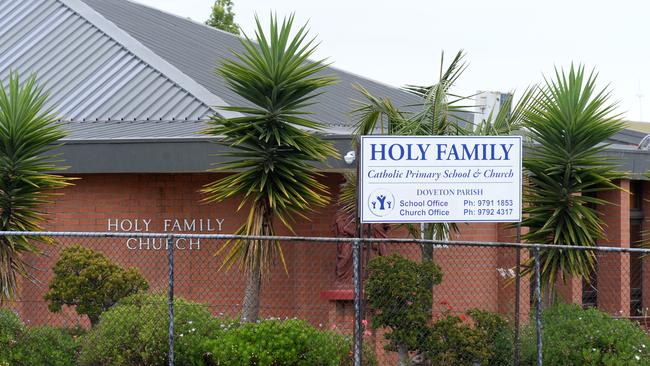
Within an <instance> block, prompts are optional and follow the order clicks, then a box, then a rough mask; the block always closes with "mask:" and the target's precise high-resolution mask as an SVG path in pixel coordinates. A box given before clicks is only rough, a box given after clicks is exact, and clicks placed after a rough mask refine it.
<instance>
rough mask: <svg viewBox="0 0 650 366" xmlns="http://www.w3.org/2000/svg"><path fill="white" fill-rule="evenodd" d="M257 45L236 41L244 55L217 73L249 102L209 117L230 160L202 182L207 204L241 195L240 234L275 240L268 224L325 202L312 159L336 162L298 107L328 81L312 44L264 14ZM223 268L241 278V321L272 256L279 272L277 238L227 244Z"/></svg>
mask: <svg viewBox="0 0 650 366" xmlns="http://www.w3.org/2000/svg"><path fill="white" fill-rule="evenodd" d="M255 20H256V23H257V30H256V34H255V35H256V41H253V40H251V39H250V38H248V37H247V36H245V38H244V39H242V45H243V46H244V49H245V52H243V53H235V54H234V56H235V57H234V60H228V61H225V63H224V64H223V65H222V66H221V67H220V69H219V74H220V75H221V76H223V78H224V79H225V81H226V83H227V85H228V87H229V88H230V89H231V90H233V91H234V92H235V93H237V94H239V95H240V96H241V97H243V98H244V99H246V100H247V101H248V102H250V106H235V107H225V108H224V109H227V110H230V111H234V112H238V113H240V114H241V116H239V117H234V118H224V117H221V116H219V115H215V116H214V117H213V118H212V120H211V122H210V127H209V129H208V130H207V131H206V133H207V134H210V135H213V136H216V137H219V138H220V141H219V143H221V144H224V145H227V146H229V147H231V148H232V152H229V153H226V154H225V155H226V156H228V157H230V158H232V160H231V161H229V162H226V163H223V164H222V165H221V166H219V167H218V168H217V169H215V171H228V172H232V171H235V173H234V174H231V175H228V176H226V177H224V178H220V179H217V180H216V181H214V182H212V183H210V184H208V185H206V186H205V187H204V188H203V189H202V191H203V193H205V194H206V198H205V201H206V202H220V201H223V200H225V199H228V198H232V197H238V198H241V203H240V205H239V207H238V210H240V209H242V208H244V207H248V209H249V211H248V216H247V219H246V222H245V223H244V224H243V225H242V226H241V227H240V228H239V229H238V230H237V232H236V234H242V235H265V236H266V235H269V236H270V235H274V234H275V227H274V220H276V219H277V220H279V222H280V223H282V224H283V225H284V226H285V227H287V228H289V229H291V219H292V218H294V217H301V218H305V219H306V218H307V217H306V214H307V212H308V211H309V210H311V209H312V207H314V206H324V205H326V204H327V203H328V201H329V198H328V193H327V187H326V186H325V185H324V184H322V183H320V182H319V181H318V176H319V174H318V173H316V172H315V167H314V165H313V163H314V162H324V161H325V160H326V159H327V158H329V157H336V156H337V151H336V150H335V148H334V147H333V145H332V144H331V143H329V142H326V141H324V140H323V139H322V138H321V137H320V136H318V133H319V132H321V131H322V130H323V126H322V124H320V123H318V122H315V121H312V120H309V119H307V115H308V113H307V112H305V111H304V108H305V107H306V106H308V105H310V104H311V103H314V102H313V98H314V97H316V96H317V95H318V94H319V93H322V92H321V91H320V90H321V88H323V87H325V86H328V85H331V84H333V83H334V82H335V79H334V78H332V77H329V76H324V75H322V73H321V72H322V71H323V69H324V68H325V67H326V66H327V65H326V64H325V63H324V62H323V61H322V60H320V61H315V62H314V61H308V58H309V57H310V56H311V55H313V53H314V51H315V49H316V46H315V44H314V40H313V39H311V40H306V37H307V30H306V28H305V26H303V27H301V28H300V29H299V30H298V31H297V32H295V34H293V35H292V32H291V27H292V25H293V16H290V17H289V18H287V19H285V20H284V21H283V22H282V24H281V25H280V24H279V23H278V21H277V19H276V17H274V16H272V17H271V24H270V32H269V34H268V38H267V35H266V34H265V33H264V31H263V29H262V25H261V24H260V21H259V19H258V18H257V17H256V19H255ZM224 250H226V251H227V252H226V257H225V260H224V262H223V264H222V267H224V266H225V267H226V268H230V267H231V266H232V265H233V264H235V263H237V262H239V263H240V265H241V267H242V268H243V270H244V272H245V273H246V290H245V294H244V301H243V310H242V318H241V320H242V322H254V321H256V320H257V318H258V314H259V303H260V288H261V283H262V278H263V275H264V274H266V273H268V272H269V270H270V266H271V265H272V263H273V262H274V260H276V259H277V258H279V259H280V261H281V262H282V264H283V266H284V268H285V271H286V270H287V268H286V263H285V260H284V256H283V254H282V247H281V245H280V243H279V242H277V241H263V240H233V241H229V242H227V243H226V245H225V246H224V247H222V248H221V249H220V252H221V251H224Z"/></svg>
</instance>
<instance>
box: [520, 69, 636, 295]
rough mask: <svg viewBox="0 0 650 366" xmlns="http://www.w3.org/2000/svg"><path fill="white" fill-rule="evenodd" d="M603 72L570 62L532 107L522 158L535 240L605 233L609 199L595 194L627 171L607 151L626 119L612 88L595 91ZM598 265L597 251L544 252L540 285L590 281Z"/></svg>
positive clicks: (581, 241) (591, 240) (581, 240)
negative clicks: (603, 207)
mask: <svg viewBox="0 0 650 366" xmlns="http://www.w3.org/2000/svg"><path fill="white" fill-rule="evenodd" d="M596 76H597V75H596V74H595V73H594V72H591V73H590V74H588V75H587V74H585V70H584V66H578V67H574V66H573V65H571V68H570V70H569V72H568V74H567V73H565V72H564V71H563V70H562V71H558V70H556V71H555V78H554V79H552V80H548V79H547V80H546V81H545V85H544V86H543V87H542V88H540V90H539V93H538V94H537V95H536V97H535V98H534V99H535V100H534V102H533V103H532V104H531V108H530V109H529V110H528V111H527V112H526V113H525V117H524V126H525V127H526V128H527V130H528V134H529V137H530V138H531V140H532V142H533V143H532V145H530V150H529V151H530V154H529V156H528V157H527V158H526V159H524V162H523V165H524V169H525V170H526V171H527V173H528V182H529V184H528V185H527V189H526V193H525V196H524V197H525V200H526V205H525V206H524V212H525V213H526V216H525V218H524V220H523V222H522V225H523V226H526V227H528V228H529V230H530V231H529V232H528V233H527V234H526V235H524V239H526V240H528V241H530V242H535V243H549V244H564V245H581V246H595V245H596V240H597V239H599V238H602V237H603V235H604V233H603V221H602V219H601V218H600V217H599V216H598V213H597V211H596V209H595V208H594V207H593V206H595V205H600V204H605V203H606V202H605V201H603V200H602V199H599V198H597V197H595V194H594V193H596V192H598V191H602V190H606V189H617V186H616V185H615V184H613V183H612V180H613V179H616V178H620V177H621V174H619V173H616V172H615V171H614V169H613V165H614V163H613V162H612V160H610V159H609V158H607V157H605V156H603V155H602V154H601V153H602V152H603V151H604V150H605V149H606V148H607V146H608V144H606V143H605V141H606V140H607V139H608V138H610V137H611V136H612V135H614V134H615V133H617V132H619V131H620V130H621V129H622V128H623V123H622V121H621V119H620V116H621V115H620V114H619V113H617V112H616V104H615V103H612V102H610V92H609V91H608V90H607V89H606V88H605V89H600V90H597V89H596V85H595V84H596ZM532 264H533V263H532V262H531V261H529V262H528V263H527V265H528V268H527V269H526V270H525V272H528V273H530V272H531V271H532V268H531V267H532ZM595 264H596V258H595V254H594V253H593V252H591V251H575V250H574V251H570V250H552V251H551V250H549V251H542V253H541V269H542V270H541V281H542V282H541V284H542V286H543V287H544V288H545V289H551V293H552V292H554V284H555V283H556V280H557V279H558V278H561V279H563V280H565V279H566V276H579V277H582V278H584V279H586V280H589V278H590V277H589V274H590V273H591V272H592V271H593V270H594V269H595ZM525 272H524V273H525ZM551 297H552V295H551Z"/></svg>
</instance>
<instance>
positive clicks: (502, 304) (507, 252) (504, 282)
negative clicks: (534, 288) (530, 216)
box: [497, 224, 530, 324]
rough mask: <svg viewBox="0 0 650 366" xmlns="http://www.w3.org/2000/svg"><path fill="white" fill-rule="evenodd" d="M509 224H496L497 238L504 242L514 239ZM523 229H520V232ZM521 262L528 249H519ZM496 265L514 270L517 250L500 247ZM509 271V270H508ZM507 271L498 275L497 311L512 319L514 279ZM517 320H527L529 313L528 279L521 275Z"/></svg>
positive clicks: (513, 312) (522, 322)
mask: <svg viewBox="0 0 650 366" xmlns="http://www.w3.org/2000/svg"><path fill="white" fill-rule="evenodd" d="M509 226H510V224H499V225H498V237H497V240H498V241H500V242H504V243H514V242H515V241H516V229H515V228H511V227H509ZM523 232H524V229H522V233H523ZM520 258H521V263H522V264H523V263H524V262H526V260H527V259H528V250H521V257H520ZM497 263H498V267H499V268H500V269H503V270H509V269H512V270H513V271H514V270H515V264H516V263H517V251H516V249H512V248H501V249H499V250H498V253H497ZM508 272H509V271H508ZM508 272H504V273H506V276H505V277H502V276H501V275H499V298H498V301H499V304H498V305H499V308H498V309H499V313H501V314H504V315H506V316H508V317H509V318H511V319H514V315H515V304H516V301H517V299H515V281H514V280H510V276H509V273H508ZM519 293H520V295H519V299H518V301H519V321H520V323H521V324H526V323H527V322H528V317H529V313H530V281H529V278H528V277H525V276H522V278H521V281H520V290H519Z"/></svg>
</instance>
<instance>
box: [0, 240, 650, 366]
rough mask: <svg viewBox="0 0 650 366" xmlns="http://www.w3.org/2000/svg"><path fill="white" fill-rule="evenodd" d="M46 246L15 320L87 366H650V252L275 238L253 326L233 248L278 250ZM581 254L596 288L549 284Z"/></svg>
mask: <svg viewBox="0 0 650 366" xmlns="http://www.w3.org/2000/svg"><path fill="white" fill-rule="evenodd" d="M0 235H3V236H6V237H10V236H15V235H37V233H0ZM38 235H47V236H51V237H53V238H55V241H56V245H54V246H47V247H43V248H42V250H43V255H28V256H27V258H26V259H27V261H28V263H29V264H30V266H31V267H30V268H31V274H32V276H33V280H32V281H27V280H24V281H22V283H21V288H20V291H19V297H18V299H16V301H14V302H13V303H8V304H4V305H3V307H5V308H8V309H10V310H11V312H13V313H15V314H17V315H18V317H19V318H20V320H21V321H22V322H23V323H24V324H26V325H27V328H38V327H41V326H52V327H57V328H62V329H66V332H67V333H68V334H72V337H73V338H74V340H75V342H76V343H75V344H76V346H75V348H74V352H75V356H74V357H75V364H81V365H84V364H87V365H112V364H115V365H118V364H119V365H173V364H175V365H201V364H204V365H224V364H233V365H237V364H251V365H253V364H255V365H258V364H259V365H274V364H324V365H325V364H326V365H330V364H336V365H537V364H542V363H543V364H547V365H561V364H626V365H637V364H638V365H648V364H650V353H649V352H650V342H649V338H648V336H647V334H644V333H643V332H644V331H647V330H648V329H650V328H649V327H648V325H649V323H650V317H649V316H648V315H649V314H648V307H650V267H648V266H650V257H647V258H646V257H644V256H645V255H647V254H650V250H648V249H638V248H632V249H630V248H610V247H598V248H574V247H563V246H545V245H518V244H512V243H485V242H480V243H479V242H438V241H426V240H406V239H349V238H310V237H276V238H273V239H275V240H278V241H279V243H280V244H281V247H282V252H283V259H281V258H275V260H274V263H272V264H271V266H270V267H269V268H270V269H269V271H268V272H263V273H262V282H261V286H260V290H259V316H258V321H257V322H256V323H253V324H248V325H242V319H241V314H242V309H243V308H244V306H245V305H244V304H245V301H244V297H245V293H247V292H249V291H250V288H249V289H247V285H248V284H249V279H250V277H251V276H249V274H248V273H247V272H244V271H242V270H241V268H239V266H238V264H234V265H233V266H232V267H228V266H227V265H224V263H225V262H224V260H225V259H226V256H227V255H228V249H225V250H224V249H223V248H229V247H228V245H227V244H228V243H231V242H230V241H231V240H234V239H242V240H268V239H270V238H267V237H247V238H244V237H236V236H232V235H200V234H196V235H183V234H173V235H170V234H164V233H163V234H152V233H51V232H50V233H38ZM430 248H433V250H432V251H431V250H425V249H430ZM88 249H90V250H91V251H88ZM431 252H433V254H432V255H431V254H429V253H431ZM567 253H588V254H589V255H593V258H594V271H593V272H592V273H591V276H590V278H588V279H582V278H579V277H577V276H573V277H571V276H569V277H566V278H564V279H557V280H556V281H555V283H553V284H544V283H543V280H542V281H540V280H537V274H538V273H540V272H539V269H541V271H542V273H544V271H545V270H548V268H545V267H544V266H545V262H544V258H545V256H548V255H551V254H553V255H560V254H563V255H566V254H567ZM536 258H541V260H538V261H536V260H535V259H536ZM538 264H539V265H540V266H537V265H538ZM536 268H538V270H536ZM538 284H541V285H540V286H538ZM566 304H575V305H574V306H569V305H566ZM249 305H250V304H248V303H247V305H246V306H249ZM583 309H588V310H583ZM589 309H598V311H595V310H589ZM0 332H1V331H0ZM639 334H641V336H639ZM301 347H302V348H301ZM0 353H1V351H0ZM274 357H275V359H274ZM278 357H287V359H290V358H291V357H297V358H295V359H293V360H294V361H295V362H294V363H291V362H290V361H286V360H280V361H278V360H279V359H278ZM570 357H578V358H580V359H581V360H582V363H581V361H576V360H574V359H570ZM274 360H275V361H274ZM300 362H302V363H300ZM590 362H592V363H590ZM607 362H610V363H607ZM611 362H614V363H611ZM616 362H618V363H616ZM0 364H2V359H1V358H0Z"/></svg>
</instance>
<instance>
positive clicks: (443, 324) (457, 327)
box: [422, 315, 491, 366]
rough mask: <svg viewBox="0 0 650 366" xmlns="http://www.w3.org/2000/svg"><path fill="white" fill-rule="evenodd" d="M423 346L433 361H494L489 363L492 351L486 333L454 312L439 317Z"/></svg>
mask: <svg viewBox="0 0 650 366" xmlns="http://www.w3.org/2000/svg"><path fill="white" fill-rule="evenodd" d="M463 318H464V317H463ZM422 348H423V350H424V352H425V355H426V357H427V358H428V359H429V360H430V361H431V363H432V364H433V365H448V366H474V365H476V364H477V363H478V364H480V365H491V364H490V363H488V360H489V359H490V355H491V351H490V348H489V341H488V340H487V339H486V338H485V334H484V333H483V332H482V331H480V330H478V329H475V328H472V327H471V326H470V325H469V324H467V323H466V322H464V321H463V319H462V318H461V317H458V316H455V315H446V316H444V317H443V318H441V319H439V320H437V321H436V322H435V323H434V325H433V327H431V329H430V331H429V333H428V337H427V339H426V340H425V342H424V345H423V347H422Z"/></svg>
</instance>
